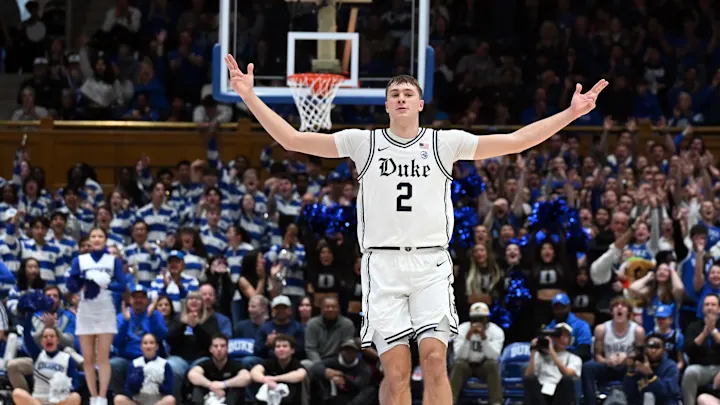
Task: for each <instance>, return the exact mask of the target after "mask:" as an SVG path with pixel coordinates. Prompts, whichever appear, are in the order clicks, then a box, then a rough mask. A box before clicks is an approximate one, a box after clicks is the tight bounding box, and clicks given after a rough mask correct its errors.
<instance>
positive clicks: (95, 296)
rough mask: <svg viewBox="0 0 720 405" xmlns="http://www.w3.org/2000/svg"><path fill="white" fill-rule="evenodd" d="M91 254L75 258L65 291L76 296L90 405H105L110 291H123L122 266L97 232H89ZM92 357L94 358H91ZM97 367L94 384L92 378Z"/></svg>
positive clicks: (112, 320) (113, 326) (113, 322)
mask: <svg viewBox="0 0 720 405" xmlns="http://www.w3.org/2000/svg"><path fill="white" fill-rule="evenodd" d="M89 240H90V245H91V251H90V253H86V254H83V255H80V256H78V257H76V258H75V259H74V260H73V263H72V268H71V269H70V273H69V275H68V283H67V285H68V290H69V291H70V292H71V293H77V292H80V302H79V303H78V310H77V320H76V334H77V336H78V337H79V338H80V348H81V349H82V353H83V355H84V356H85V362H84V363H83V368H84V370H85V380H86V381H87V385H88V390H89V391H90V396H91V398H90V405H107V398H106V396H107V390H108V384H109V383H110V373H111V372H110V360H109V356H110V346H111V344H112V341H113V337H114V335H115V334H116V333H117V319H116V317H115V305H114V303H113V295H112V292H111V291H115V292H124V291H125V289H126V283H125V276H124V274H123V265H122V262H121V261H120V259H118V258H116V257H113V256H112V255H111V254H109V253H108V252H107V250H106V248H105V246H106V243H107V235H106V234H105V231H104V230H103V229H100V228H95V229H93V230H92V231H90V235H89ZM93 356H94V357H93ZM95 364H97V366H98V370H99V371H98V374H99V380H100V383H99V388H98V381H97V379H98V378H97V377H96V375H95Z"/></svg>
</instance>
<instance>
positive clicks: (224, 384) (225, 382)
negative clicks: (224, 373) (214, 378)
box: [223, 381, 227, 389]
mask: <svg viewBox="0 0 720 405" xmlns="http://www.w3.org/2000/svg"><path fill="white" fill-rule="evenodd" d="M223 388H225V389H227V381H223Z"/></svg>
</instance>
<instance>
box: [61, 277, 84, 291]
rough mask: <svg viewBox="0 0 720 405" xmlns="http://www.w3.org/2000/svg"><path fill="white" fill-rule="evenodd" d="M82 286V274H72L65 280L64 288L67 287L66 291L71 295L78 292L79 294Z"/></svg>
mask: <svg viewBox="0 0 720 405" xmlns="http://www.w3.org/2000/svg"><path fill="white" fill-rule="evenodd" d="M84 285H85V277H84V275H83V274H82V273H79V274H72V275H70V277H68V278H67V279H66V280H65V286H66V287H67V289H68V291H70V292H71V293H73V294H77V293H78V292H80V290H82V288H83V286H84Z"/></svg>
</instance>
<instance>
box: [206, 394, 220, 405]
mask: <svg viewBox="0 0 720 405" xmlns="http://www.w3.org/2000/svg"><path fill="white" fill-rule="evenodd" d="M203 404H204V405H225V397H218V396H217V395H215V393H214V392H212V391H210V392H208V393H207V395H205V399H204V401H203Z"/></svg>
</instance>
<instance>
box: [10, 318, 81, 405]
mask: <svg viewBox="0 0 720 405" xmlns="http://www.w3.org/2000/svg"><path fill="white" fill-rule="evenodd" d="M30 330H32V327H31V325H30V318H28V320H27V321H26V323H25V333H24V335H25V336H24V338H23V341H24V342H25V348H26V350H27V351H28V352H29V353H30V355H31V356H32V359H33V362H34V366H33V375H34V376H35V378H34V381H33V391H32V395H31V394H30V393H29V392H28V391H27V390H24V389H22V388H15V389H14V390H13V392H12V399H13V402H14V403H15V404H18V405H42V404H53V405H80V400H81V399H80V394H78V393H77V388H78V379H77V368H76V367H75V361H73V359H72V357H71V356H70V355H69V354H67V353H65V352H61V351H60V346H59V343H60V333H59V332H58V331H57V329H55V328H54V327H47V328H45V329H43V332H42V338H41V339H40V340H41V347H42V349H40V347H38V346H37V344H36V343H35V338H34V337H33V336H32V334H31V333H30ZM56 374H61V375H63V376H64V377H65V378H66V381H62V379H60V378H58V377H56ZM67 380H69V381H67ZM61 381H62V382H61ZM56 384H58V385H57V386H56ZM60 384H64V385H65V384H66V385H67V389H68V391H69V392H68V394H67V395H63V396H60V397H58V396H57V395H53V391H54V390H58V389H59V388H60Z"/></svg>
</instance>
